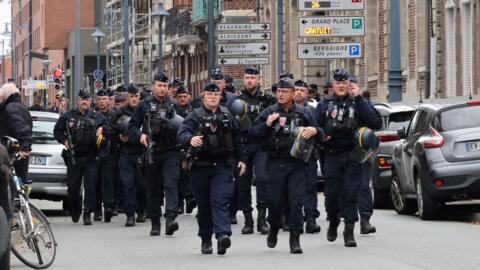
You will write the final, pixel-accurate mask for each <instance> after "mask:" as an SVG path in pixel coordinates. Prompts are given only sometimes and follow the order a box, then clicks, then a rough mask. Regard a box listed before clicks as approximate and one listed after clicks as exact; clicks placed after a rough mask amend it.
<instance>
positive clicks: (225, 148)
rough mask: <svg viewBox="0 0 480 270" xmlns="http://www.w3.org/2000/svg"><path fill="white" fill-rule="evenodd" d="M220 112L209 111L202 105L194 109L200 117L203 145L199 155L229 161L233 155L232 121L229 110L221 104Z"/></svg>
mask: <svg viewBox="0 0 480 270" xmlns="http://www.w3.org/2000/svg"><path fill="white" fill-rule="evenodd" d="M219 110H220V113H219V114H218V113H215V114H213V113H208V112H207V111H206V110H205V108H204V107H203V106H202V107H200V108H197V109H195V110H194V112H195V113H196V115H197V116H198V119H199V126H198V133H199V134H201V135H203V145H202V147H201V149H199V151H198V153H197V156H198V157H199V158H201V159H207V160H210V161H211V160H212V159H213V160H215V161H227V159H230V158H232V157H233V151H234V145H233V137H232V122H231V120H230V117H229V112H228V110H227V109H226V108H225V107H223V106H220V107H219Z"/></svg>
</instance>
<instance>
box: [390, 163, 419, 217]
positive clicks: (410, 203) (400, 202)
mask: <svg viewBox="0 0 480 270" xmlns="http://www.w3.org/2000/svg"><path fill="white" fill-rule="evenodd" d="M390 195H391V197H392V204H393V208H394V209H395V211H396V212H397V213H398V214H399V215H413V214H415V212H416V211H417V207H416V205H415V201H414V200H410V199H407V198H405V196H404V194H403V192H402V188H401V185H400V180H399V178H398V175H397V174H396V173H395V172H393V174H392V183H391V185H390Z"/></svg>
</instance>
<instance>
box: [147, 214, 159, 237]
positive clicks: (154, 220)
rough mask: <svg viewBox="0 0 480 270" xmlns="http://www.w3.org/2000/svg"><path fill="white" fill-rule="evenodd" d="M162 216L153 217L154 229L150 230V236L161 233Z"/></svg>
mask: <svg viewBox="0 0 480 270" xmlns="http://www.w3.org/2000/svg"><path fill="white" fill-rule="evenodd" d="M160 226H161V225H160V218H159V217H157V218H152V230H151V231H150V236H157V235H160Z"/></svg>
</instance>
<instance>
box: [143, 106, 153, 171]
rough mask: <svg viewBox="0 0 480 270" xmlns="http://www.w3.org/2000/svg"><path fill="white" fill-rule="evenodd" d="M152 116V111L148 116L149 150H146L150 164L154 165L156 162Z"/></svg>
mask: <svg viewBox="0 0 480 270" xmlns="http://www.w3.org/2000/svg"><path fill="white" fill-rule="evenodd" d="M150 124H151V116H150V113H149V114H148V116H147V143H148V147H147V150H146V151H145V155H146V158H147V161H148V164H149V165H152V164H153V163H154V160H153V138H152V127H151V125H150Z"/></svg>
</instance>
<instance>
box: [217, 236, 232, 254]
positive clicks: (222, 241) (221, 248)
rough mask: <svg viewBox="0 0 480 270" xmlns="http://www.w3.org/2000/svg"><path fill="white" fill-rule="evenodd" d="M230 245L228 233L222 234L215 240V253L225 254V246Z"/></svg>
mask: <svg viewBox="0 0 480 270" xmlns="http://www.w3.org/2000/svg"><path fill="white" fill-rule="evenodd" d="M231 245H232V242H231V241H230V237H229V236H228V235H222V236H220V237H219V238H218V240H217V254H218V255H225V253H227V248H229V247H230V246H231Z"/></svg>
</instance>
